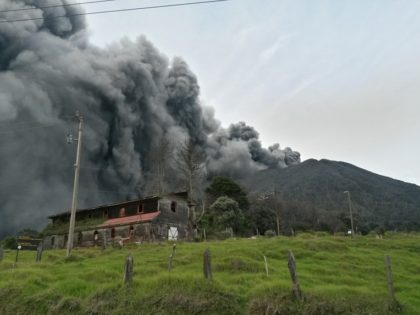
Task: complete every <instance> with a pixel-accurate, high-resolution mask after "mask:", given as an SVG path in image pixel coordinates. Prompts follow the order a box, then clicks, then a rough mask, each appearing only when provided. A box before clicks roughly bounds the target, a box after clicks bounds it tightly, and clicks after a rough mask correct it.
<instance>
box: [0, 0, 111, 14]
mask: <svg viewBox="0 0 420 315" xmlns="http://www.w3.org/2000/svg"><path fill="white" fill-rule="evenodd" d="M113 1H117V0H92V1H86V2H74V3H63V4H53V5H47V6H44V7H31V8H20V9H10V10H0V13H7V12H20V11H30V10H38V9H39V10H43V9H49V8H61V7H71V6H75V5H83V4H93V3H103V2H113Z"/></svg>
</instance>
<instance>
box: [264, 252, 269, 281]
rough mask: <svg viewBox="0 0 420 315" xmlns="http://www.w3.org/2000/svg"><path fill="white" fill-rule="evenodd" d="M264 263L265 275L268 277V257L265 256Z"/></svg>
mask: <svg viewBox="0 0 420 315" xmlns="http://www.w3.org/2000/svg"><path fill="white" fill-rule="evenodd" d="M264 263H265V273H266V274H267V277H268V263H267V257H265V256H264Z"/></svg>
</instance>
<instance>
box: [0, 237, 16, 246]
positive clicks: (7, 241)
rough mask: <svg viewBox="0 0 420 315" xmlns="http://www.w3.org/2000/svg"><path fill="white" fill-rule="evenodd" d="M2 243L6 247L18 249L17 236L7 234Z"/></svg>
mask: <svg viewBox="0 0 420 315" xmlns="http://www.w3.org/2000/svg"><path fill="white" fill-rule="evenodd" d="M1 243H2V245H3V247H4V248H6V249H16V248H17V246H18V244H17V240H16V238H15V237H13V236H6V237H5V238H4V239H3V240H2V241H1Z"/></svg>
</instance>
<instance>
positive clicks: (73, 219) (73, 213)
mask: <svg viewBox="0 0 420 315" xmlns="http://www.w3.org/2000/svg"><path fill="white" fill-rule="evenodd" d="M76 118H77V119H78V120H79V130H78V136H77V139H75V140H76V141H77V153H76V163H75V164H74V184H73V197H72V200H71V212H70V224H69V238H68V242H67V257H69V256H70V254H71V250H72V249H73V241H74V226H75V223H76V208H77V196H78V193H79V174H80V154H81V150H82V135H83V116H82V115H81V114H80V113H79V112H78V111H77V112H76ZM71 141H72V139H70V141H69V142H70V143H71Z"/></svg>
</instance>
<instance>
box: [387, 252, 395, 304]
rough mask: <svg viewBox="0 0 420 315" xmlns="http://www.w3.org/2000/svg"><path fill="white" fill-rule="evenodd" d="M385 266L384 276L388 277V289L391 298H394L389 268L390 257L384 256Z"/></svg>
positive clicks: (392, 281)
mask: <svg viewBox="0 0 420 315" xmlns="http://www.w3.org/2000/svg"><path fill="white" fill-rule="evenodd" d="M385 266H386V276H387V278H388V291H389V296H390V298H391V300H393V301H394V300H395V289H394V280H393V279H392V270H391V258H390V257H389V256H388V255H386V256H385Z"/></svg>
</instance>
